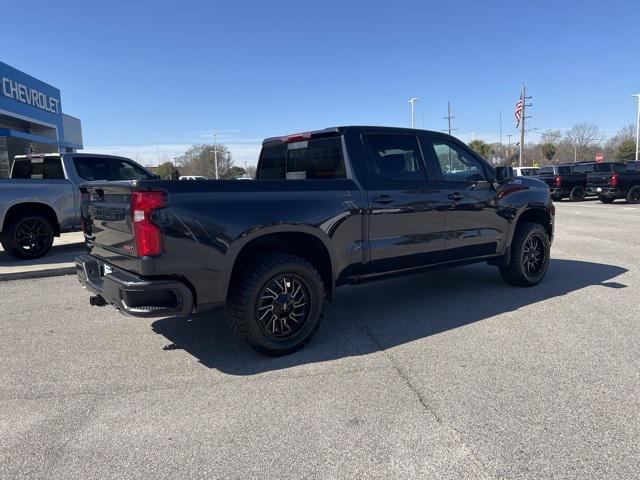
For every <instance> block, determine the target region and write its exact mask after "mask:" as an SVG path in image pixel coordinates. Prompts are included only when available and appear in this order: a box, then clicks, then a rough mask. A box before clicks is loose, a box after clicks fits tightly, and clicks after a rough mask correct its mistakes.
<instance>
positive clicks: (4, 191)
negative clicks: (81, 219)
mask: <svg viewBox="0 0 640 480" xmlns="http://www.w3.org/2000/svg"><path fill="white" fill-rule="evenodd" d="M31 202H33V203H41V204H44V205H47V206H49V207H51V208H52V209H53V211H54V212H55V213H56V217H57V218H58V223H59V225H60V229H61V230H62V231H65V230H72V229H73V228H74V227H75V226H76V205H75V200H74V186H73V184H72V183H71V182H70V181H69V180H45V179H24V180H22V179H3V180H0V230H1V229H3V228H4V220H5V216H6V214H7V212H8V211H9V210H10V209H11V207H13V206H15V205H19V204H21V203H31Z"/></svg>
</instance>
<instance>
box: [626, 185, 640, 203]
mask: <svg viewBox="0 0 640 480" xmlns="http://www.w3.org/2000/svg"><path fill="white" fill-rule="evenodd" d="M627 203H640V185H636V186H635V187H631V188H630V189H629V191H628V192H627Z"/></svg>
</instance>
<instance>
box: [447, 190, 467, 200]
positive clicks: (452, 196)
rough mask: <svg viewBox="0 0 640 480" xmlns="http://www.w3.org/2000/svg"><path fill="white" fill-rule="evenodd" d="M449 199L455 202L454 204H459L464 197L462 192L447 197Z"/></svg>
mask: <svg viewBox="0 0 640 480" xmlns="http://www.w3.org/2000/svg"><path fill="white" fill-rule="evenodd" d="M447 198H448V199H449V200H453V201H454V202H458V201H460V200H462V199H463V198H464V195H463V194H461V193H460V192H454V193H450V194H449V195H447Z"/></svg>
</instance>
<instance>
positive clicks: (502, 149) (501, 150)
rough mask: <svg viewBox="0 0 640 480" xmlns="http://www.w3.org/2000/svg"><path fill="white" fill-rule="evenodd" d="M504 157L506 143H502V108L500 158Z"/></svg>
mask: <svg viewBox="0 0 640 480" xmlns="http://www.w3.org/2000/svg"><path fill="white" fill-rule="evenodd" d="M502 157H504V144H503V143H502V110H500V159H501V160H503V158H502Z"/></svg>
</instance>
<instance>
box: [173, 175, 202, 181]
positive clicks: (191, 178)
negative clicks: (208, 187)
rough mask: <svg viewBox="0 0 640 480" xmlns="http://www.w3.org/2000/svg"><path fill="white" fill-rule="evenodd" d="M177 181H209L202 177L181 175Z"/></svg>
mask: <svg viewBox="0 0 640 480" xmlns="http://www.w3.org/2000/svg"><path fill="white" fill-rule="evenodd" d="M178 180H209V179H208V178H207V177H204V176H202V175H181V176H180V178H178Z"/></svg>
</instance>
